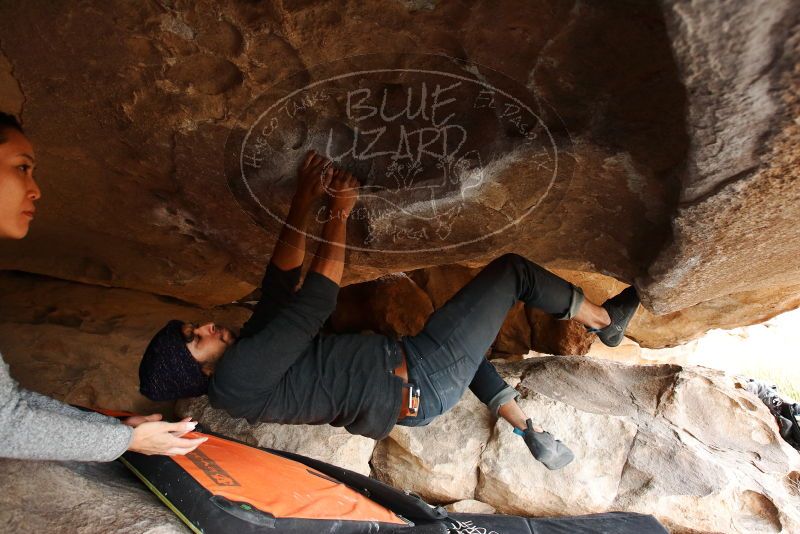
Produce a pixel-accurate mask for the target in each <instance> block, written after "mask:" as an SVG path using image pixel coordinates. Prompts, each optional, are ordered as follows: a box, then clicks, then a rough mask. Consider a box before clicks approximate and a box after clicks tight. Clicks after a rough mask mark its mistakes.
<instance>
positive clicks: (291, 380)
mask: <svg viewBox="0 0 800 534" xmlns="http://www.w3.org/2000/svg"><path fill="white" fill-rule="evenodd" d="M300 271H301V268H300V267H299V266H298V267H296V268H295V269H291V270H289V271H283V270H281V269H279V268H278V267H277V266H275V265H274V264H273V263H272V262H270V263H269V264H268V265H267V269H266V273H265V275H264V279H263V281H262V284H261V289H262V296H261V299H260V301H259V303H258V304H257V305H256V308H255V310H254V312H253V315H252V316H251V318H250V319H249V320H248V321H247V323H245V325H244V326H243V327H242V331H241V334H240V336H239V340H238V341H237V342H236V344H235V345H233V346H231V347H229V348H228V349H227V350H226V351H225V354H224V355H223V357H222V358H221V359H220V361H219V363H218V364H217V367H216V370H215V372H214V374H213V375H212V377H211V381H210V383H209V391H208V396H209V400H210V402H211V405H212V406H214V407H217V408H223V409H225V410H227V411H228V413H230V414H231V415H233V416H234V417H244V418H246V419H247V420H248V421H250V422H251V423H254V422H256V421H268V422H276V423H288V424H330V425H333V426H343V427H345V428H346V429H347V430H348V431H349V432H350V433H353V434H360V435H364V436H367V437H371V438H374V439H382V438H383V437H385V436H386V435H387V434H388V433H389V431H390V430H391V429H392V427H393V426H394V424H395V422H396V421H397V416H398V415H399V413H400V404H401V400H402V386H403V382H402V380H401V379H400V378H399V377H397V376H395V375H394V374H393V373H392V370H393V369H394V368H395V367H396V366H397V365H398V364H399V363H400V355H399V354H398V353H397V351H396V349H395V346H394V344H393V341H392V340H390V339H389V338H388V337H386V336H383V335H378V334H376V335H363V334H338V335H321V334H319V331H320V329H321V328H322V325H323V324H324V323H325V321H326V320H327V318H328V317H329V316H330V314H331V313H333V310H334V309H335V307H336V297H337V295H338V292H339V286H338V285H337V284H336V283H335V282H334V281H333V280H331V279H329V278H327V277H326V276H324V275H322V274H319V273H317V272H315V271H309V273H308V274H307V275H306V278H305V281H304V283H303V285H302V287H301V288H300V290H299V291H297V292H296V293H295V291H294V290H295V288H296V287H297V285H298V283H299V280H300Z"/></svg>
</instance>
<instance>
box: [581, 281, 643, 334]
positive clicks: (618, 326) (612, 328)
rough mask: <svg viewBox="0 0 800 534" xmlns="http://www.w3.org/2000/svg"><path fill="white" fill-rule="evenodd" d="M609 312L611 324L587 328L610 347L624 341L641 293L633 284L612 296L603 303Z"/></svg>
mask: <svg viewBox="0 0 800 534" xmlns="http://www.w3.org/2000/svg"><path fill="white" fill-rule="evenodd" d="M602 306H603V308H605V310H606V311H607V312H608V316H609V318H610V319H611V324H609V325H608V326H606V327H605V328H589V327H586V329H587V330H588V331H589V332H591V333H594V334H597V337H599V338H600V341H602V342H603V344H605V345H607V346H609V347H616V346H617V345H619V344H620V343H622V338H623V337H625V329H626V328H628V323H629V322H630V321H631V319H632V318H633V316H634V314H635V313H636V310H637V309H638V308H639V295H638V294H637V293H636V288H634V287H633V286H629V287H626V288H625V289H624V290H623V291H622V292H621V293H620V294H619V295H616V296H614V297H611V298H610V299H608V300H607V301H605V302H604V303H603V304H602Z"/></svg>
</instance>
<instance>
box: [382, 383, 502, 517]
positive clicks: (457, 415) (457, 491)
mask: <svg viewBox="0 0 800 534" xmlns="http://www.w3.org/2000/svg"><path fill="white" fill-rule="evenodd" d="M490 432H491V417H490V414H489V410H488V409H487V408H486V406H484V405H483V404H482V403H481V402H480V401H479V400H478V399H477V398H476V397H475V395H473V394H472V392H470V391H466V392H465V393H464V396H463V397H462V398H461V401H460V402H459V403H458V404H456V405H455V407H453V409H452V410H450V411H449V412H447V413H446V414H444V415H443V416H441V417H440V418H438V419H434V421H433V422H432V423H431V424H429V425H427V426H422V427H407V426H400V425H396V426H395V427H394V429H392V432H391V433H390V434H389V436H388V437H387V438H385V439H383V440H382V441H380V442H378V444H377V446H376V447H375V452H374V453H373V455H372V468H373V474H374V476H375V477H376V478H377V479H378V480H382V481H383V482H386V483H387V484H390V485H392V486H394V487H396V488H402V489H404V490H408V491H413V492H415V493H417V494H418V495H420V496H421V497H422V498H423V499H427V500H429V501H432V502H436V503H447V502H453V501H459V500H465V499H472V498H473V496H474V494H475V486H476V484H477V482H478V463H479V462H480V458H481V454H482V452H483V448H484V447H485V446H486V442H487V440H488V439H489V434H490Z"/></svg>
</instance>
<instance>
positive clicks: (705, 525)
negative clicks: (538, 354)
mask: <svg viewBox="0 0 800 534" xmlns="http://www.w3.org/2000/svg"><path fill="white" fill-rule="evenodd" d="M505 369H506V371H507V372H510V373H512V374H514V375H516V374H517V373H520V376H521V377H522V380H521V383H520V385H519V386H518V389H520V390H521V391H523V397H524V401H523V403H522V404H523V405H524V406H525V408H526V410H528V412H529V413H531V414H536V417H537V418H538V419H539V420H540V421H542V424H543V426H544V427H545V428H549V429H552V431H553V432H554V433H555V434H556V435H558V436H561V437H562V438H563V439H565V440H566V442H567V443H569V445H570V446H571V447H572V448H573V451H574V452H575V454H576V460H575V462H573V464H571V465H569V466H567V467H566V468H564V469H563V470H562V471H561V472H559V473H554V472H550V471H547V470H546V469H545V468H543V467H541V466H538V465H531V467H530V468H528V469H519V468H518V466H519V465H523V464H522V462H523V461H525V460H527V455H528V454H529V453H528V451H527V449H526V448H525V447H524V446H521V445H522V444H521V443H519V440H518V438H517V439H514V438H515V436H513V435H512V434H511V433H510V432H509V430H508V425H504V424H502V423H500V424H498V425H497V426H496V427H495V429H494V431H493V434H492V438H491V440H490V441H489V443H488V445H487V448H486V451H485V452H484V453H483V456H482V457H481V464H480V467H479V469H480V483H479V485H478V488H477V491H476V495H475V498H477V499H478V500H481V501H484V502H487V503H488V504H490V505H492V506H494V507H495V508H496V509H497V511H498V512H513V511H516V512H521V511H523V510H524V511H526V512H527V513H534V514H535V513H545V512H546V511H548V510H554V509H557V508H561V509H563V508H564V507H567V508H568V509H570V510H573V511H587V512H588V511H600V510H607V509H613V510H630V511H640V512H643V511H645V510H647V512H648V513H652V514H654V515H655V516H656V517H658V519H659V520H661V521H662V522H663V523H664V524H665V525H667V526H668V527H669V528H670V529H672V531H673V532H742V533H745V532H746V533H751V532H793V531H794V530H796V529H797V528H800V514H798V512H797V510H798V504H799V502H798V498H800V495H799V494H798V492H797V489H796V488H795V487H793V486H792V485H791V483H790V481H791V480H793V479H794V478H796V477H797V474H796V473H797V470H798V466H800V454H798V453H797V451H795V450H794V449H792V448H791V447H790V446H789V445H788V444H786V443H785V442H784V441H783V440H782V439H781V438H780V435H779V434H778V433H777V426H776V424H775V422H774V419H773V418H772V416H771V414H770V413H769V412H768V410H767V409H766V408H765V407H764V406H763V404H761V403H760V402H759V401H758V399H757V398H756V397H754V396H752V395H751V394H749V393H746V392H745V391H743V390H742V389H741V387H740V386H738V385H737V384H736V382H735V381H734V379H732V378H730V377H725V376H724V375H722V374H721V373H719V372H716V371H711V370H708V369H703V368H688V367H687V368H682V367H680V366H670V365H655V366H646V367H642V366H625V365H620V364H616V363H611V362H603V361H594V360H590V359H577V358H543V359H540V360H538V361H536V360H533V361H526V362H523V363H518V364H510V365H509V366H507V367H505ZM589 377H591V378H589ZM712 421H713V423H710V422H712ZM609 429H614V430H612V431H609ZM573 477H574V478H573Z"/></svg>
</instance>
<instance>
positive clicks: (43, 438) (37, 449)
mask: <svg viewBox="0 0 800 534" xmlns="http://www.w3.org/2000/svg"><path fill="white" fill-rule="evenodd" d="M132 437H133V429H132V428H131V427H129V426H127V425H124V424H122V423H120V422H119V421H118V420H117V419H114V418H113V417H106V416H105V415H101V414H99V413H94V412H84V411H82V410H78V409H77V408H73V407H72V406H69V405H67V404H64V403H63V402H59V401H57V400H55V399H51V398H49V397H45V396H44V395H40V394H38V393H35V392H33V391H28V390H26V389H23V388H21V387H19V385H18V384H17V383H16V381H15V380H14V379H13V378H11V375H10V374H9V371H8V365H7V364H6V363H5V362H4V361H3V358H2V355H0V457H2V458H20V459H27V460H81V461H100V462H103V461H111V460H114V459H116V458H117V457H119V456H120V455H122V453H124V452H125V451H126V450H127V449H128V446H129V444H130V441H131V439H132Z"/></svg>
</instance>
